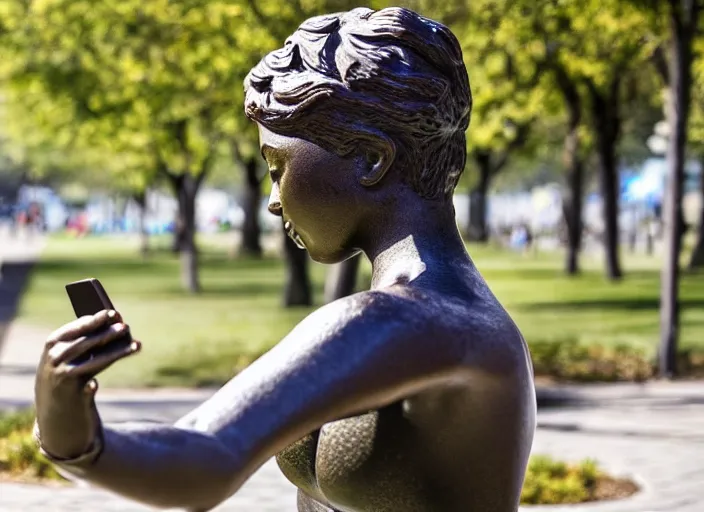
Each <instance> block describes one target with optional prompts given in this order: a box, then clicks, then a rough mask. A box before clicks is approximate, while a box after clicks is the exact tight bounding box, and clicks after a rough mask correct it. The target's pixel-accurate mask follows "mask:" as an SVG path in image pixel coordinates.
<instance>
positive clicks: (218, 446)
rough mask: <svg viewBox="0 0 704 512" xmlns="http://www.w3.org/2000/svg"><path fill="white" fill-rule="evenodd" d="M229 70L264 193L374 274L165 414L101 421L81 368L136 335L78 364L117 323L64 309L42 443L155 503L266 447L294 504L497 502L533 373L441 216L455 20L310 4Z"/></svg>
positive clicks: (259, 459)
mask: <svg viewBox="0 0 704 512" xmlns="http://www.w3.org/2000/svg"><path fill="white" fill-rule="evenodd" d="M245 87H246V101H245V103H246V105H245V108H246V113H247V115H248V116H249V117H250V118H251V119H253V120H254V121H256V122H257V123H258V125H259V129H260V139H261V147H262V153H263V156H264V157H265V159H266V160H267V162H268V164H269V166H270V170H271V178H272V181H273V187H272V193H271V200H270V204H269V209H270V210H271V212H272V213H273V214H275V215H279V216H281V217H282V218H283V220H284V222H285V223H286V226H287V230H288V233H289V234H290V236H291V237H292V238H293V239H294V240H295V241H296V242H297V243H298V244H299V245H300V246H301V247H305V248H307V250H308V251H309V252H310V255H311V256H312V257H313V258H314V259H315V260H317V261H320V262H325V263H335V262H340V261H342V260H344V259H345V258H349V257H351V256H353V255H355V254H357V253H358V252H359V251H363V252H364V253H365V254H366V256H368V257H369V258H370V260H371V261H372V264H373V278H372V289H371V290H370V291H367V292H363V293H359V294H356V295H353V296H351V297H347V298H345V299H341V300H338V301H336V302H333V303H331V304H328V305H326V306H324V307H322V308H320V309H319V310H317V311H315V312H314V313H312V314H311V315H310V316H309V317H307V318H306V319H305V320H303V321H302V322H301V323H300V324H299V325H298V326H296V327H295V328H294V329H293V330H292V331H291V333H290V334H289V335H288V336H286V337H285V338H284V339H283V340H282V341H281V342H280V343H279V344H278V345H276V346H275V347H274V348H273V349H272V350H271V351H270V352H268V353H267V354H266V355H264V356H262V357H261V358H260V359H259V360H257V361H256V362H254V363H253V364H252V365H251V366H250V367H249V368H247V369H246V370H244V371H243V372H242V373H240V374H239V375H237V376H236V377H234V378H233V379H232V380H231V381H230V382H229V383H228V384H226V385H225V386H224V387H223V388H222V389H221V390H219V391H218V392H217V393H216V394H215V395H214V396H213V397H212V398H211V399H210V400H208V401H207V402H205V403H204V404H202V405H201V406H200V407H198V408H197V409H196V410H194V411H193V412H191V413H190V414H188V415H187V416H186V417H184V418H182V419H181V420H179V421H178V422H177V423H176V424H175V425H153V424H150V425H109V426H108V425H102V423H101V421H100V417H99V416H98V413H97V410H96V407H95V405H94V395H95V392H96V390H97V384H96V381H95V380H94V377H95V375H97V374H98V373H100V371H102V370H103V369H105V368H106V367H108V366H109V365H111V364H112V363H114V362H116V361H118V360H120V359H121V358H123V357H126V356H129V355H131V354H133V353H135V352H137V351H138V349H139V346H138V345H133V346H132V347H131V348H129V349H124V348H123V349H114V350H113V351H112V352H111V351H107V352H105V353H103V355H100V356H96V357H95V358H93V359H89V360H87V361H86V362H82V363H76V362H75V361H76V360H78V359H77V358H78V356H80V355H81V354H83V353H84V352H87V351H89V350H90V349H91V348H92V347H95V346H98V345H103V346H109V344H110V342H111V341H112V340H114V339H116V338H117V337H119V336H120V332H122V333H124V332H125V329H127V326H126V325H125V324H124V323H123V320H122V319H121V317H120V315H119V314H118V313H116V312H114V311H111V312H107V311H103V312H101V313H99V314H97V315H95V316H93V317H84V318H81V319H79V320H76V321H73V322H71V323H69V324H67V325H66V326H64V327H63V328H61V329H59V330H58V331H56V333H55V334H53V335H52V337H51V338H50V339H49V341H48V342H47V344H46V350H45V353H44V355H43V357H42V361H41V363H40V367H39V371H38V375H37V386H36V404H37V428H36V435H37V438H38V440H39V443H40V446H41V448H42V450H43V451H44V453H46V454H47V456H48V457H50V458H51V460H53V461H55V463H56V464H57V465H59V466H61V467H62V468H64V469H65V470H67V471H69V472H71V473H73V474H75V475H77V476H78V477H79V478H82V479H85V480H87V481H89V482H92V483H94V484H96V485H99V486H102V487H104V488H107V489H110V490H112V491H114V492H116V493H119V494H121V495H123V496H126V497H129V498H132V499H134V500H137V501H141V502H143V503H147V504H151V505H154V506H158V507H176V508H183V509H187V510H191V511H205V510H209V509H211V508H213V507H214V506H216V505H217V504H219V503H221V502H222V501H223V500H225V499H227V498H228V497H229V496H231V495H232V494H233V493H235V492H236V491H237V490H238V489H239V487H240V486H241V485H242V484H243V483H244V482H245V481H246V480H247V478H249V476H250V475H252V473H253V472H254V471H256V470H257V468H259V467H260V466H261V465H262V464H263V463H264V462H265V461H266V460H268V459H269V458H270V457H272V456H274V455H276V456H277V459H278V463H279V466H280V467H281V469H282V471H283V472H284V474H285V475H286V476H287V477H288V479H289V480H290V481H291V482H293V483H294V484H295V485H296V486H297V487H298V489H299V499H298V509H299V511H302V512H313V511H315V512H331V511H349V512H362V511H365V512H414V511H418V512H420V511H423V512H431V511H432V512H453V511H456V512H467V511H481V512H509V511H515V510H517V508H518V502H519V495H520V490H521V486H522V483H523V478H524V472H525V468H526V463H527V460H528V456H529V452H530V448H531V444H532V439H533V433H534V429H535V408H536V405H535V391H534V385H533V380H532V377H533V375H532V370H531V363H530V357H529V354H528V350H527V348H526V346H525V343H524V340H523V338H522V336H521V334H520V333H519V331H518V329H517V328H516V326H515V324H514V323H513V321H512V320H511V318H510V317H509V315H508V314H507V313H506V311H505V310H504V309H503V308H502V306H501V305H500V304H499V302H498V301H497V299H496V298H495V297H494V295H493V294H492V293H491V291H490V290H489V288H488V287H487V284H486V283H485V281H484V280H483V279H482V277H481V275H480V274H479V271H478V270H477V269H476V267H475V266H474V265H473V263H472V261H471V259H470V258H469V256H468V254H467V253H466V250H465V246H464V244H463V242H462V239H461V237H460V235H459V233H458V230H457V227H456V223H455V216H454V209H453V204H452V200H451V198H452V193H453V190H454V188H455V185H456V184H457V181H458V179H459V176H460V174H461V172H462V170H463V168H464V166H465V158H466V145H465V131H466V128H467V126H468V123H469V115H470V110H471V95H470V88H469V82H468V78H467V72H466V69H465V66H464V63H463V60H462V52H461V50H460V46H459V44H458V42H457V40H456V38H455V37H454V36H453V34H452V33H451V32H450V31H449V30H448V29H447V28H446V27H444V26H443V25H441V24H439V23H436V22H434V21H431V20H429V19H426V18H424V17H422V16H419V15H417V14H415V13H413V12H412V11H409V10H405V9H399V8H389V9H384V10H380V11H372V10H370V9H355V10H353V11H350V12H347V13H340V14H334V15H329V16H321V17H316V18H312V19H310V20H308V21H306V22H305V23H303V24H302V25H301V27H300V28H299V29H298V30H297V31H296V32H295V33H294V34H293V35H292V36H291V37H290V38H289V39H288V40H287V41H286V44H285V46H284V47H283V48H282V49H280V50H277V51H274V52H272V53H271V54H269V55H268V56H266V57H265V58H264V59H263V60H262V61H261V62H260V63H259V64H258V65H257V66H256V67H255V68H254V69H253V70H252V71H251V73H250V74H249V76H248V77H247V79H246V81H245ZM99 329H102V331H100V333H99V334H91V333H93V332H96V330H99Z"/></svg>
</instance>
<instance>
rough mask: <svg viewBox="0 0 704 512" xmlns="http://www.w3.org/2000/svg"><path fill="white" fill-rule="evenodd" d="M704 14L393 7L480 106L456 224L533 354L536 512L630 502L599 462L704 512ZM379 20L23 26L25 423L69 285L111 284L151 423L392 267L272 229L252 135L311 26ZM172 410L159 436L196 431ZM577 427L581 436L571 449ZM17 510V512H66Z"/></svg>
mask: <svg viewBox="0 0 704 512" xmlns="http://www.w3.org/2000/svg"><path fill="white" fill-rule="evenodd" d="M703 3H704V2H701V1H697V0H694V1H689V2H679V1H677V0H668V1H660V2H658V1H648V0H584V1H579V2H577V1H569V0H564V1H559V2H555V1H548V0H537V1H523V0H516V1H509V0H477V1H469V0H464V1H459V0H447V1H442V2H440V1H430V0H418V1H409V2H395V3H394V4H395V5H406V6H408V7H411V8H413V9H415V10H417V11H418V12H420V13H422V14H425V15H427V16H429V17H431V18H434V19H437V20H439V21H442V22H444V23H446V24H447V25H448V26H449V27H450V28H451V29H452V30H453V32H454V33H455V34H456V35H457V37H458V39H459V40H460V43H461V45H462V48H463V52H464V56H465V61H466V63H467V67H468V71H469V75H470V82H471V85H472V91H473V96H474V108H473V114H472V121H471V124H470V128H469V130H468V134H467V136H468V148H467V149H468V160H467V169H466V172H465V173H464V175H463V178H462V181H461V182H460V185H459V187H458V189H457V193H456V196H455V205H456V212H457V221H458V225H459V227H460V230H461V231H462V233H463V235H464V236H465V239H466V241H467V247H468V251H469V253H470V255H471V256H472V258H473V259H474V261H475V262H476V264H477V266H478V267H479V269H480V271H481V272H482V274H483V275H484V276H485V278H486V279H487V281H488V283H489V285H490V286H491V288H492V290H494V292H495V293H496V295H497V296H498V298H499V299H500V300H501V301H502V303H503V304H504V305H505V306H506V308H507V309H508V311H509V313H510V314H511V315H512V317H513V318H514V319H515V321H516V323H517V324H518V326H519V328H520V329H521V331H522V332H523V333H524V336H525V338H526V340H527V342H528V344H529V347H530V349H531V354H532V357H533V362H534V366H535V370H536V383H537V385H538V387H539V398H540V399H541V411H540V418H542V419H541V425H542V430H541V428H539V430H538V434H537V441H536V443H537V444H536V447H537V448H538V449H537V450H534V451H535V452H536V454H537V455H540V451H541V449H542V451H543V452H545V453H548V454H550V455H552V456H554V457H555V460H553V459H549V460H548V459H540V458H537V459H535V464H534V465H533V470H532V472H529V479H528V480H527V484H526V485H527V488H528V491H526V492H525V493H524V495H525V496H524V497H525V500H526V502H528V503H530V502H535V503H546V502H558V503H560V502H561V503H564V502H569V501H588V500H599V499H601V498H604V497H611V498H616V497H620V496H619V493H620V492H622V491H623V489H624V488H625V487H624V488H621V487H618V486H617V485H614V487H618V489H617V490H616V491H615V492H612V493H611V494H609V493H608V492H606V491H605V490H604V489H605V488H604V486H603V485H602V486H601V487H599V485H596V484H595V482H597V481H598V480H599V478H598V477H596V476H595V471H597V470H596V469H594V467H592V465H590V463H584V462H580V461H583V460H585V459H587V458H594V459H595V460H596V462H597V464H598V465H599V466H600V467H601V466H603V467H606V468H607V469H609V470H610V471H611V472H612V474H616V473H619V472H621V473H623V474H624V475H626V476H628V477H629V478H631V479H632V480H634V481H635V482H636V483H637V485H638V486H639V488H640V490H639V492H638V493H636V494H635V495H634V497H632V498H629V499H624V500H620V501H614V502H613V507H615V508H613V509H611V510H614V511H616V510H624V511H625V510H682V511H684V510H690V509H688V508H687V507H692V508H691V510H701V509H702V507H704V498H702V497H700V498H698V499H696V498H692V499H689V500H688V499H682V495H683V493H684V494H685V495H686V492H685V491H686V490H687V489H690V490H691V491H692V492H696V486H697V484H702V483H704V468H703V467H702V465H701V464H700V465H699V466H697V465H696V464H695V462H692V460H691V459H692V455H691V454H690V455H689V458H688V455H687V452H688V451H692V453H696V450H694V448H699V450H700V453H701V449H702V443H704V436H702V434H701V432H702V430H701V428H700V427H701V426H702V423H704V420H703V419H702V416H703V415H704V413H703V412H702V410H701V404H702V400H704V388H702V387H700V384H699V382H700V381H699V379H700V378H701V377H702V376H704V272H703V271H702V267H704V200H703V197H704V35H703V34H702V27H703V26H704V15H699V14H700V13H701V11H702V10H704V6H703V5H702V4H703ZM359 5H364V6H368V5H371V6H372V7H375V8H380V7H383V6H385V5H389V4H386V3H384V2H381V1H380V2H368V3H364V4H362V3H357V2H351V1H341V0H337V1H333V0H296V1H293V2H282V1H276V0H266V1H262V0H260V1H257V0H232V1H224V0H220V1H206V0H189V1H186V0H171V1H167V0H150V1H139V2H137V1H135V0H124V1H121V2H115V1H105V2H101V3H99V4H96V3H93V2H89V1H87V0H43V1H38V0H36V1H24V0H10V1H6V2H3V3H2V4H0V48H2V49H3V61H2V63H0V117H1V118H2V126H1V127H0V259H2V260H3V261H4V264H3V266H2V275H1V276H0V399H1V400H0V407H1V408H2V409H7V410H15V409H18V408H19V409H21V408H22V407H23V406H25V405H27V404H28V403H29V401H31V385H32V374H33V366H32V365H33V364H36V357H37V356H38V352H37V351H38V350H39V349H40V347H41V343H42V342H43V340H44V339H45V338H46V335H47V333H48V332H50V331H51V330H52V329H53V328H56V327H57V326H59V325H61V324H63V323H65V322H66V321H68V320H70V319H71V317H72V314H71V309H70V304H69V303H68V300H67V298H66V296H65V293H64V292H63V286H64V285H65V284H66V283H68V282H70V281H74V280H78V279H82V278H85V277H97V278H99V279H100V280H101V281H102V282H103V284H104V285H105V287H106V289H107V290H108V292H109V293H110V296H111V298H112V299H113V300H114V302H115V304H116V306H117V307H118V309H119V310H120V311H121V312H122V313H123V315H124V317H125V318H126V319H127V321H128V322H129V323H130V325H131V327H132V330H133V332H134V333H135V336H136V337H137V338H138V339H140V340H143V343H144V348H143V353H142V354H141V355H140V356H139V357H134V358H130V359H128V360H125V361H122V362H121V363H120V364H118V365H116V366H114V367H113V368H111V369H110V370H108V371H107V372H106V373H105V375H104V377H102V378H101V379H100V382H101V395H105V396H106V397H108V398H109V397H110V396H111V393H112V396H114V397H127V398H125V400H126V401H127V402H128V403H130V404H132V405H130V406H129V407H127V408H126V409H125V410H128V411H136V412H134V414H137V415H142V416H143V415H145V414H147V415H148V412H147V411H146V409H148V407H147V406H144V403H145V402H143V400H146V399H145V398H144V397H145V396H149V395H150V394H152V395H153V396H168V397H170V398H169V400H172V402H174V401H175V402H178V403H184V400H185V403H190V402H189V400H190V401H192V402H193V403H195V402H197V399H200V398H203V397H205V396H207V394H208V393H209V392H210V391H209V390H211V389H212V388H213V386H218V385H221V384H222V383H224V382H226V381H227V380H228V379H229V378H231V377H232V376H233V375H234V374H235V373H236V372H237V371H239V370H241V369H242V368H243V367H245V366H246V365H247V364H249V363H250V362H251V361H252V360H254V359H255V358H257V357H258V356H259V355H261V353H263V352H264V351H266V350H268V349H269V348H270V347H271V346H273V344H275V343H276V342H277V341H279V340H280V339H281V338H282V337H283V336H284V335H285V334H286V333H287V332H288V331H289V330H290V329H291V328H292V327H293V326H294V325H295V324H296V323H297V322H298V321H300V320H301V319H302V318H303V317H304V316H305V315H306V314H308V313H309V312H310V311H312V309H314V308H315V307H316V306H319V305H321V304H323V303H325V302H328V301H331V300H334V299H335V298H338V297H342V296H344V295H347V294H350V293H353V292H354V291H356V290H362V289H364V288H366V287H367V286H368V284H369V279H370V266H369V264H368V262H367V261H366V260H364V259H363V258H354V259H352V260H350V261H348V262H345V263H343V264H341V265H337V266H335V267H332V268H328V267H324V266H322V265H318V264H315V263H313V262H312V261H310V260H309V258H308V256H307V254H306V253H305V252H304V251H300V250H298V249H297V248H296V247H295V245H293V244H292V243H291V241H290V240H288V239H287V237H285V236H284V234H283V229H282V226H281V225H280V220H279V219H276V218H275V217H273V216H271V215H270V214H268V212H266V207H265V205H266V196H267V192H268V187H269V184H268V178H267V169H266V167H265V164H264V162H263V161H262V159H261V157H260V155H259V152H258V146H257V139H256V130H255V129H254V127H253V126H252V124H251V123H249V122H248V121H247V120H246V119H245V118H244V114H243V109H242V104H243V89H242V81H243V79H244V76H245V75H246V73H247V72H248V71H249V69H250V68H251V67H252V66H253V65H254V64H256V62H257V61H258V60H259V59H260V58H261V57H262V56H263V55H264V54H265V53H266V52H268V51H270V50H272V49H275V48H277V47H279V46H280V45H281V44H282V42H283V40H284V39H285V37H286V36H287V35H288V34H290V33H291V32H292V31H293V30H295V28H296V26H297V25H298V24H299V23H300V22H301V21H302V20H304V19H306V18H307V17H310V16H312V15H315V14H320V13H325V12H333V11H339V10H345V9H350V8H353V7H356V6H359ZM698 15H699V16H698ZM605 383H611V384H610V385H606V384H605ZM613 383H618V384H613ZM157 388H158V391H157ZM144 389H148V390H154V391H148V392H146V393H145V392H144V391H143V390H144ZM160 394H163V395H160ZM184 397H185V398H184ZM165 400H166V399H165ZM166 401H167V402H168V400H166ZM111 403H112V402H111ZM159 403H161V402H159ZM169 403H171V402H169ZM555 403H557V404H559V407H558V406H557V405H555ZM139 404H141V405H139ZM105 407H106V408H107V409H106V411H108V415H110V414H113V415H115V417H119V418H123V417H128V418H129V417H131V416H130V414H132V413H129V414H128V413H125V412H124V410H122V409H119V408H118V409H119V410H118V409H115V407H114V404H113V405H112V406H109V405H106V406H105ZM110 407H113V409H110ZM160 407H161V408H162V409H164V407H166V409H165V412H161V411H157V412H154V411H152V412H154V414H156V417H158V418H159V419H173V417H172V416H173V414H175V411H176V410H178V407H175V406H174V407H175V408H174V407H172V408H171V409H169V407H171V406H164V405H163V404H161V406H160ZM155 408H157V409H158V407H157V406H155ZM110 411H112V412H110ZM629 416H630V418H631V423H630V424H627V422H626V423H623V424H622V423H621V422H623V421H626V420H624V418H625V417H629ZM28 417H29V416H27V415H26V414H25V413H20V415H19V416H17V415H11V416H7V417H6V418H9V419H6V420H5V422H4V423H2V424H3V425H10V426H12V428H9V427H8V428H0V434H2V436H0V437H1V438H2V439H3V440H4V441H3V440H0V475H3V474H4V475H5V476H3V477H0V482H4V480H5V479H8V480H13V481H16V480H17V479H18V478H19V479H24V480H27V479H30V480H33V481H36V480H37V478H38V477H40V478H39V481H41V482H44V483H46V479H45V478H44V476H45V475H44V472H45V471H47V469H46V465H45V464H44V463H43V462H42V461H41V459H40V458H39V457H38V456H36V453H35V452H34V451H32V450H30V449H29V448H27V436H26V426H27V425H26V421H25V420H26V418H28ZM140 417H141V416H140ZM675 417H676V418H678V419H679V422H677V421H674V418H675ZM18 418H19V419H18ZM669 420H672V421H669ZM17 425H19V426H17ZM545 425H548V426H551V428H547V429H546V428H545ZM614 425H616V426H614ZM570 428H571V429H573V430H574V431H578V432H581V434H582V436H581V437H580V436H579V435H577V436H576V437H575V435H574V434H573V437H572V438H570V437H569V435H567V434H564V433H562V434H556V433H555V432H560V429H563V430H569V429H570ZM600 429H602V430H603V429H606V430H608V429H611V430H609V432H608V433H602V434H601V437H600V436H599V435H595V434H594V432H595V431H597V432H599V431H600ZM18 432H19V433H20V434H18ZM634 432H635V433H636V434H638V435H641V437H642V438H641V437H638V435H635V434H634ZM548 433H549V434H550V435H548ZM561 435H562V436H564V437H560V436H561ZM13 436H14V437H13ZM550 436H552V437H550ZM590 436H592V437H590ZM629 436H630V437H634V436H635V437H634V439H626V438H627V437H629ZM653 437H654V438H655V439H654V440H653V439H651V438H653ZM7 439H11V442H10V441H7ZM645 439H650V440H649V441H646V440H645ZM561 443H562V444H561ZM580 443H581V444H580ZM658 443H661V444H660V445H658ZM678 443H680V444H678ZM573 445H574V446H573ZM685 445H686V446H685ZM17 446H20V448H22V449H23V450H24V449H26V450H25V451H24V452H22V450H20V455H16V456H15V455H12V454H13V453H16V452H13V450H17ZM567 446H569V447H570V448H565V447H567ZM575 446H576V448H575ZM624 447H625V448H624ZM686 447H689V450H687V449H686ZM648 449H651V450H653V452H655V453H656V454H653V455H652V457H653V460H651V459H650V458H649V457H651V455H649V452H648ZM620 450H627V451H628V455H624V456H623V458H621V459H619V460H618V462H617V463H614V462H613V458H614V454H615V453H617V452H618V453H620ZM658 450H659V451H658ZM693 450H694V451H693ZM639 451H642V453H643V454H644V455H643V457H642V458H640V459H639V458H635V459H633V458H629V457H633V452H636V453H637V452H639ZM675 456H677V457H680V456H681V457H682V458H681V459H674V460H673V457H675ZM13 457H15V458H13ZM667 457H670V458H669V459H668V458H667ZM562 460H565V461H567V462H570V463H573V464H581V465H575V466H570V467H565V466H564V465H562V463H561V461H562ZM8 461H10V462H8ZM664 461H668V462H669V464H667V465H666V469H663V470H662V471H661V472H660V473H657V474H658V475H660V476H657V477H653V476H652V475H654V474H656V472H655V470H654V467H655V464H656V462H660V463H662V462H664ZM648 464H652V465H653V469H651V470H649V469H648ZM267 471H270V472H271V471H273V470H270V469H269V470H267ZM649 471H650V472H649ZM663 472H664V476H663V475H662V474H661V473H663ZM683 474H684V476H683ZM8 475H9V476H8ZM267 478H269V477H267ZM271 478H272V480H271V481H269V480H267V483H266V484H265V485H263V486H262V490H261V493H262V499H264V500H266V499H267V496H268V495H274V494H276V493H277V491H275V490H274V489H278V487H276V486H278V485H280V484H279V483H273V482H278V481H276V480H275V477H273V476H271ZM649 478H650V480H649ZM653 479H655V480H656V481H655V482H653V481H652V480H653ZM658 479H659V480H658ZM682 480H686V481H684V482H683V481H682ZM604 482H607V480H603V481H602V483H604ZM609 482H612V483H613V482H614V480H610V481H609ZM0 485H1V486H4V487H3V489H4V490H3V491H0V496H2V495H3V494H2V493H3V492H5V493H14V494H12V496H14V498H12V499H14V500H15V502H13V503H14V505H16V506H17V508H18V509H20V508H22V509H27V506H28V505H27V503H25V502H24V501H22V500H26V499H29V498H27V496H30V495H31V496H35V497H34V498H32V499H35V500H41V496H42V494H41V492H39V491H38V490H37V489H38V488H32V489H33V490H32V491H26V493H25V491H23V489H25V488H24V487H22V486H21V485H20V484H12V485H13V487H12V488H10V487H9V486H10V484H8V483H0ZM17 485H20V486H19V487H18V486H17ZM257 485H258V484H257ZM267 486H270V487H267ZM668 486H670V487H668ZM267 489H269V492H267ZM599 493H606V494H605V496H602V495H599ZM649 493H650V494H649ZM668 493H671V494H668ZM245 494H246V493H245ZM623 494H628V492H626V491H623ZM36 496H39V498H37V497H36ZM65 496H67V498H66V500H68V501H66V507H67V508H68V507H69V506H70V507H75V506H77V505H76V504H77V503H78V502H77V501H71V500H73V499H74V498H73V497H72V496H74V495H72V494H70V492H69V493H68V494H65ZM675 496H679V501H678V500H677V499H676V498H675ZM75 499H76V500H78V498H75ZM102 499H106V498H102ZM629 500H630V501H629ZM634 500H635V501H634ZM639 500H641V501H639ZM673 500H674V501H673ZM0 503H1V502H0ZM634 503H635V504H634ZM641 503H642V504H643V505H642V507H648V508H647V509H646V508H637V507H641ZM116 506H117V505H116ZM575 506H576V505H575ZM607 506H609V505H607ZM624 507H625V508H624ZM628 507H633V508H630V509H629V508H628ZM30 508H31V507H30ZM74 509H75V508H74ZM88 509H90V508H87V510H88ZM258 509H261V510H264V508H263V507H261V508H258ZM125 510H127V509H125ZM277 510H283V508H277ZM574 510H578V509H576V508H574Z"/></svg>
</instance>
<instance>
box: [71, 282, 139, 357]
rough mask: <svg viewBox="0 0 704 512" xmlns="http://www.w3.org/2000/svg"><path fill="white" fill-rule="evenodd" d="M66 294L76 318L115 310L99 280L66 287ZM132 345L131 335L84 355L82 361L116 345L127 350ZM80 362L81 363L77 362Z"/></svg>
mask: <svg viewBox="0 0 704 512" xmlns="http://www.w3.org/2000/svg"><path fill="white" fill-rule="evenodd" d="M66 293H68V298H69V300H70V301H71V305H72V306H73V312H74V313H75V314H76V318H80V317H82V316H87V315H95V314H96V313H99V312H101V311H103V310H109V309H115V308H114V306H113V304H112V301H111V300H110V297H108V294H107V292H106V291H105V288H103V285H102V284H101V283H100V281H98V280H97V279H94V278H90V279H83V280H82V281H76V282H73V283H69V284H67V285H66ZM130 343H132V336H130V334H129V333H127V334H125V335H124V336H122V337H120V338H118V339H116V340H114V341H112V342H111V343H110V344H109V346H103V347H99V348H97V349H96V350H95V351H93V352H92V353H89V354H84V355H83V356H82V357H81V358H80V359H81V360H85V359H88V358H89V357H90V356H91V355H93V356H96V355H98V354H100V353H101V352H104V351H107V350H113V349H114V348H115V344H118V345H119V346H121V347H122V346H124V347H125V348H127V347H128V346H129V345H130ZM76 362H79V361H76Z"/></svg>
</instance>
